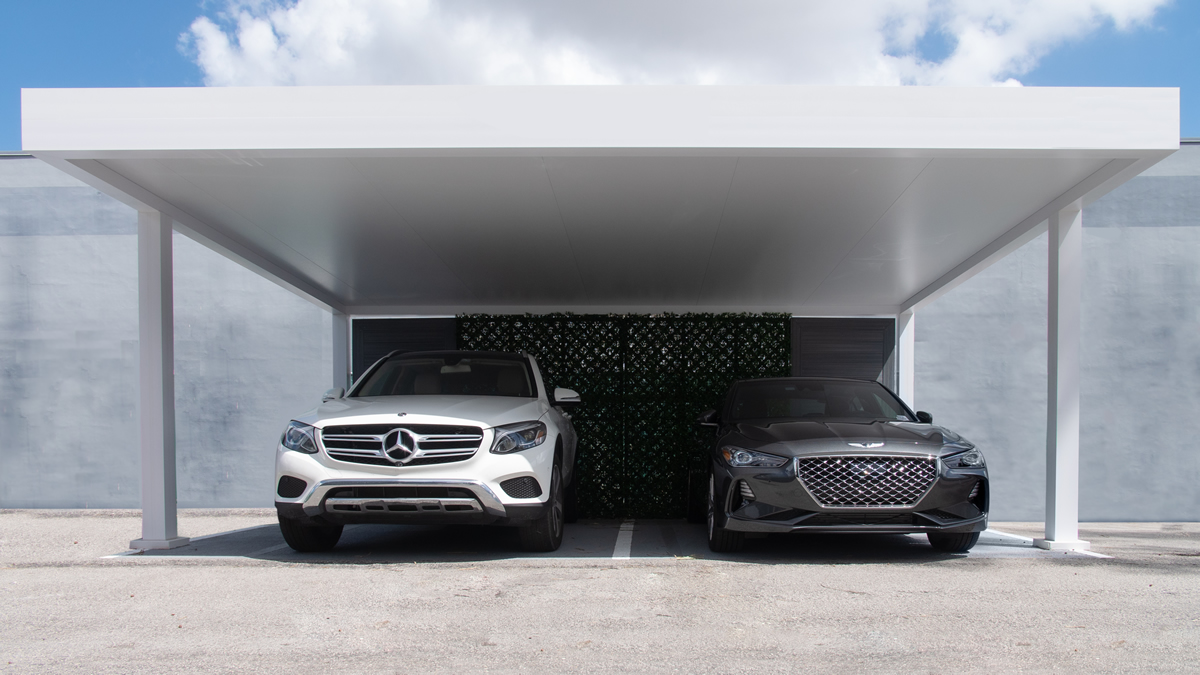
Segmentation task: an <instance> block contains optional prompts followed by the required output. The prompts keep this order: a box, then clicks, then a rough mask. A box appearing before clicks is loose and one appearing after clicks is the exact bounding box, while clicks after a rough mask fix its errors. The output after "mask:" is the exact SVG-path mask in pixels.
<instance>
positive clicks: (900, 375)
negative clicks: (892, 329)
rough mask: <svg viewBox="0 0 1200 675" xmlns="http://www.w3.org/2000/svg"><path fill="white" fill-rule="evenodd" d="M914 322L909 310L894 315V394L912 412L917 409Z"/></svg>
mask: <svg viewBox="0 0 1200 675" xmlns="http://www.w3.org/2000/svg"><path fill="white" fill-rule="evenodd" d="M916 321H917V317H916V315H915V314H914V313H913V311H912V310H911V309H910V310H906V311H903V312H900V313H899V314H897V315H896V366H897V369H896V370H897V372H896V393H897V394H899V395H900V400H901V401H904V402H905V403H907V404H908V407H910V408H912V409H913V410H916V409H917V404H916V402H915V398H916V389H917V363H916V356H917V342H916V340H917V338H916Z"/></svg>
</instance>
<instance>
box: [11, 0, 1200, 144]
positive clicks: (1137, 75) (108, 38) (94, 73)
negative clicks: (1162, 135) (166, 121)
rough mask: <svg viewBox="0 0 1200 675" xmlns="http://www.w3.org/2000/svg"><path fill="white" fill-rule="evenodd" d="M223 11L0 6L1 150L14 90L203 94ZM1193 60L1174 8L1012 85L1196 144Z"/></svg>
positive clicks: (1187, 13) (1189, 32) (1108, 29)
mask: <svg viewBox="0 0 1200 675" xmlns="http://www.w3.org/2000/svg"><path fill="white" fill-rule="evenodd" d="M313 2H314V3H315V2H317V0H313ZM224 6H225V5H224V4H223V3H217V2H214V1H211V0H210V1H209V2H196V1H194V0H185V1H170V0H119V1H114V0H110V1H109V2H98V1H96V0H91V1H82V0H37V1H18V0H8V1H7V2H3V3H0V25H3V26H5V28H6V30H5V39H4V40H3V41H0V151H14V150H19V149H21V142H20V89H21V88H22V87H156V86H203V85H204V84H205V82H206V81H208V80H212V79H214V78H213V77H212V75H211V73H206V71H205V70H204V69H202V67H201V66H200V65H197V61H196V54H197V50H196V49H195V46H194V45H195V42H193V47H192V48H191V49H187V48H185V49H181V48H180V36H181V35H183V34H187V33H188V32H189V27H190V26H191V25H192V23H193V21H195V20H196V19H197V17H200V16H202V15H203V16H208V17H210V18H212V19H213V22H214V23H213V25H214V26H215V28H214V30H216V29H217V28H223V29H224V30H227V31H229V32H230V34H232V31H233V29H232V28H230V26H231V25H232V24H231V22H229V21H224V22H222V20H221V14H220V11H221V10H222V9H223V8H224ZM277 30H278V28H277ZM918 49H919V50H922V51H921V53H922V55H924V56H926V57H929V56H933V57H937V56H940V55H939V54H937V53H930V52H938V51H945V50H946V45H944V44H941V43H940V41H939V40H937V39H936V36H927V37H926V38H925V39H924V40H922V41H921V43H920V44H919V45H918ZM1197 56H1200V2H1193V1H1192V0H1176V1H1175V2H1173V3H1171V4H1169V5H1167V6H1166V7H1164V8H1162V9H1160V10H1159V11H1158V13H1157V14H1156V15H1155V16H1154V19H1153V21H1152V23H1151V24H1150V25H1148V26H1147V25H1143V26H1140V27H1137V28H1134V29H1131V30H1128V31H1119V30H1117V29H1116V28H1114V27H1113V26H1112V25H1111V23H1107V24H1104V25H1102V26H1101V27H1100V28H1099V29H1098V30H1095V31H1092V32H1091V33H1089V34H1088V35H1086V36H1085V37H1083V38H1081V39H1076V40H1072V41H1068V42H1067V43H1066V44H1063V45H1061V46H1059V47H1057V48H1055V49H1053V50H1052V51H1050V52H1049V53H1048V54H1046V55H1045V56H1043V57H1042V58H1040V59H1039V60H1038V62H1037V66H1036V67H1035V68H1034V69H1032V70H1031V71H1029V72H1026V73H1023V74H1018V75H1017V79H1019V80H1020V81H1021V82H1023V83H1024V84H1026V85H1042V86H1170V87H1180V88H1181V99H1182V100H1181V106H1182V111H1181V115H1182V118H1181V130H1180V131H1181V135H1182V136H1184V137H1200V73H1198V69H1197V67H1196V66H1197V61H1198V59H1197ZM377 58H383V57H377ZM363 77H366V76H363ZM294 79H295V80H296V81H301V80H300V78H294ZM359 81H362V80H361V79H360V80H359Z"/></svg>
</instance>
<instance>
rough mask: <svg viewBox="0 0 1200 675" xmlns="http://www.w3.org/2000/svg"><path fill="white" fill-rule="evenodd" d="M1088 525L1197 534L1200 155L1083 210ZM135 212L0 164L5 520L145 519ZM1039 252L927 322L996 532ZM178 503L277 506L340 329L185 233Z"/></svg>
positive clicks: (920, 364) (1024, 428)
mask: <svg viewBox="0 0 1200 675" xmlns="http://www.w3.org/2000/svg"><path fill="white" fill-rule="evenodd" d="M1084 227H1085V229H1084V247H1085V257H1086V265H1087V267H1086V275H1087V276H1086V280H1085V283H1086V286H1085V292H1084V308H1083V309H1084V341H1083V346H1082V347H1083V367H1084V373H1083V378H1084V379H1083V385H1084V397H1083V425H1084V432H1083V450H1082V463H1083V467H1082V472H1081V493H1082V497H1081V502H1082V503H1081V516H1082V517H1083V519H1085V520H1089V519H1090V520H1200V490H1197V489H1196V487H1195V486H1196V485H1198V484H1200V453H1198V452H1196V451H1195V450H1193V449H1192V446H1191V439H1193V438H1195V437H1197V436H1198V435H1200V434H1198V433H1197V432H1198V431H1200V429H1198V427H1200V422H1197V415H1196V414H1195V411H1197V410H1200V384H1198V383H1200V377H1198V376H1200V317H1198V316H1197V314H1198V310H1197V307H1198V306H1200V146H1185V147H1184V148H1183V149H1182V150H1181V151H1180V152H1179V153H1177V154H1176V155H1174V156H1172V157H1171V158H1169V159H1168V160H1167V161H1165V162H1163V163H1162V164H1160V165H1158V166H1156V167H1153V168H1152V169H1151V170H1150V171H1148V172H1147V173H1146V174H1144V175H1143V176H1141V177H1138V178H1136V179H1134V180H1133V181H1132V182H1130V183H1128V184H1127V185H1125V186H1123V187H1122V188H1120V189H1119V190H1117V191H1116V192H1114V193H1113V194H1111V195H1109V196H1107V197H1105V198H1104V199H1102V200H1101V201H1099V202H1097V203H1096V204H1093V205H1091V206H1089V207H1088V208H1087V209H1086V211H1085V213H1084ZM135 229H136V215H135V214H134V213H133V211H132V210H130V209H128V208H127V207H125V206H123V205H121V204H119V203H117V202H115V201H113V200H111V199H109V198H107V197H105V196H103V195H101V194H100V193H98V192H96V191H95V190H93V189H91V188H88V187H87V186H85V185H83V184H81V183H78V182H76V181H74V180H73V179H71V178H69V177H67V176H65V175H63V174H61V173H59V172H57V171H55V170H53V169H51V168H50V167H48V166H46V165H44V164H42V163H41V162H38V161H37V160H34V159H0V429H3V431H4V433H3V434H0V507H83V506H90V507H136V506H137V505H138V485H137V482H138V457H137V419H136V404H137V397H136V377H137V290H136V288H137V287H136V283H135V281H136V245H137V244H136V236H135V234H134V233H135ZM1045 296H1046V242H1045V238H1044V237H1042V238H1040V239H1037V240H1034V241H1033V242H1031V243H1030V244H1028V245H1026V246H1025V247H1023V248H1022V249H1020V250H1018V251H1016V252H1015V253H1013V254H1012V255H1010V256H1009V257H1007V258H1005V259H1004V260H1001V261H1000V262H998V263H997V264H996V265H994V266H992V267H991V268H989V269H988V270H985V271H984V272H983V273H981V274H980V275H978V276H976V277H975V278H973V279H971V280H969V281H967V282H966V283H965V284H963V285H962V286H960V287H958V288H956V289H955V290H953V291H951V292H950V293H948V294H947V295H946V296H944V297H942V298H941V299H939V300H938V301H936V302H935V303H933V304H932V305H931V306H929V307H928V308H926V309H924V310H922V311H921V312H920V313H919V314H918V317H917V394H916V398H917V400H916V403H917V405H918V406H919V407H920V408H921V409H924V410H928V411H930V412H932V413H933V414H934V416H935V417H936V419H937V421H939V422H943V423H945V424H947V425H948V426H951V427H952V428H955V429H957V430H959V431H961V432H962V433H963V434H965V435H966V436H967V437H968V438H971V439H972V440H974V441H976V442H977V443H979V444H980V445H981V446H982V447H983V448H984V449H985V450H986V452H987V456H988V460H989V463H990V466H991V469H992V475H993V479H994V490H993V515H994V517H995V518H996V519H1018V520H1039V519H1041V518H1042V516H1043V508H1044V505H1043V495H1044V491H1045V485H1044V481H1045V473H1044V467H1045V427H1046V422H1045V399H1046V384H1045V382H1046V343H1045V336H1046V297H1045ZM175 305H176V320H175V331H176V343H175V353H176V400H177V416H178V445H179V454H178V461H179V502H180V505H181V506H267V505H269V504H270V503H271V501H272V496H271V488H272V485H271V483H272V461H273V452H274V450H273V449H274V445H275V441H276V438H277V437H278V434H279V432H280V431H281V430H282V428H283V425H284V424H285V423H286V421H287V420H288V419H289V417H291V416H292V415H295V414H297V413H299V412H301V411H303V410H305V409H307V408H309V407H311V406H312V405H313V404H315V403H316V401H317V400H318V397H319V396H320V394H321V392H323V391H324V390H325V389H326V388H327V387H328V386H329V385H328V380H329V372H330V353H331V345H330V334H331V326H330V319H329V316H328V315H327V314H326V313H325V312H323V311H321V310H319V309H317V308H315V307H313V306H312V305H310V304H309V303H307V302H305V301H304V300H301V299H300V298H298V297H296V296H294V295H292V294H291V293H289V292H287V291H285V290H283V289H281V288H279V287H277V286H275V285H274V284H272V283H270V282H268V281H265V280H263V279H262V278H260V277H258V276H257V275H255V274H253V273H251V272H249V271H247V270H245V269H243V268H241V267H240V266H238V265H236V264H235V263H232V262H230V261H228V260H226V259H225V258H222V257H220V256H218V255H217V254H215V253H212V252H211V251H209V250H208V249H205V248H204V247H202V246H200V245H198V244H196V243H194V242H192V241H190V240H188V239H186V238H184V237H181V236H179V235H176V237H175Z"/></svg>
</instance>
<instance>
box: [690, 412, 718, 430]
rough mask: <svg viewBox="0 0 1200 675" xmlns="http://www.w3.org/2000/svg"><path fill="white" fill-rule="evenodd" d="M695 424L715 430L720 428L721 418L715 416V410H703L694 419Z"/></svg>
mask: <svg viewBox="0 0 1200 675" xmlns="http://www.w3.org/2000/svg"><path fill="white" fill-rule="evenodd" d="M696 424H698V425H700V426H702V427H709V428H712V429H716V428H717V427H719V426H721V418H720V416H718V415H717V411H716V410H705V411H704V412H703V413H701V414H700V416H699V417H697V418H696Z"/></svg>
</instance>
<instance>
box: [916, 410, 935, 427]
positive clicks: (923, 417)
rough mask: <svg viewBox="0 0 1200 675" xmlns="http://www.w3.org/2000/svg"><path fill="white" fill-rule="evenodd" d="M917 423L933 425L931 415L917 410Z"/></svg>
mask: <svg viewBox="0 0 1200 675" xmlns="http://www.w3.org/2000/svg"><path fill="white" fill-rule="evenodd" d="M917 421H918V422H921V423H922V424H933V415H930V414H929V413H927V412H925V411H924V410H918V411H917Z"/></svg>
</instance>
